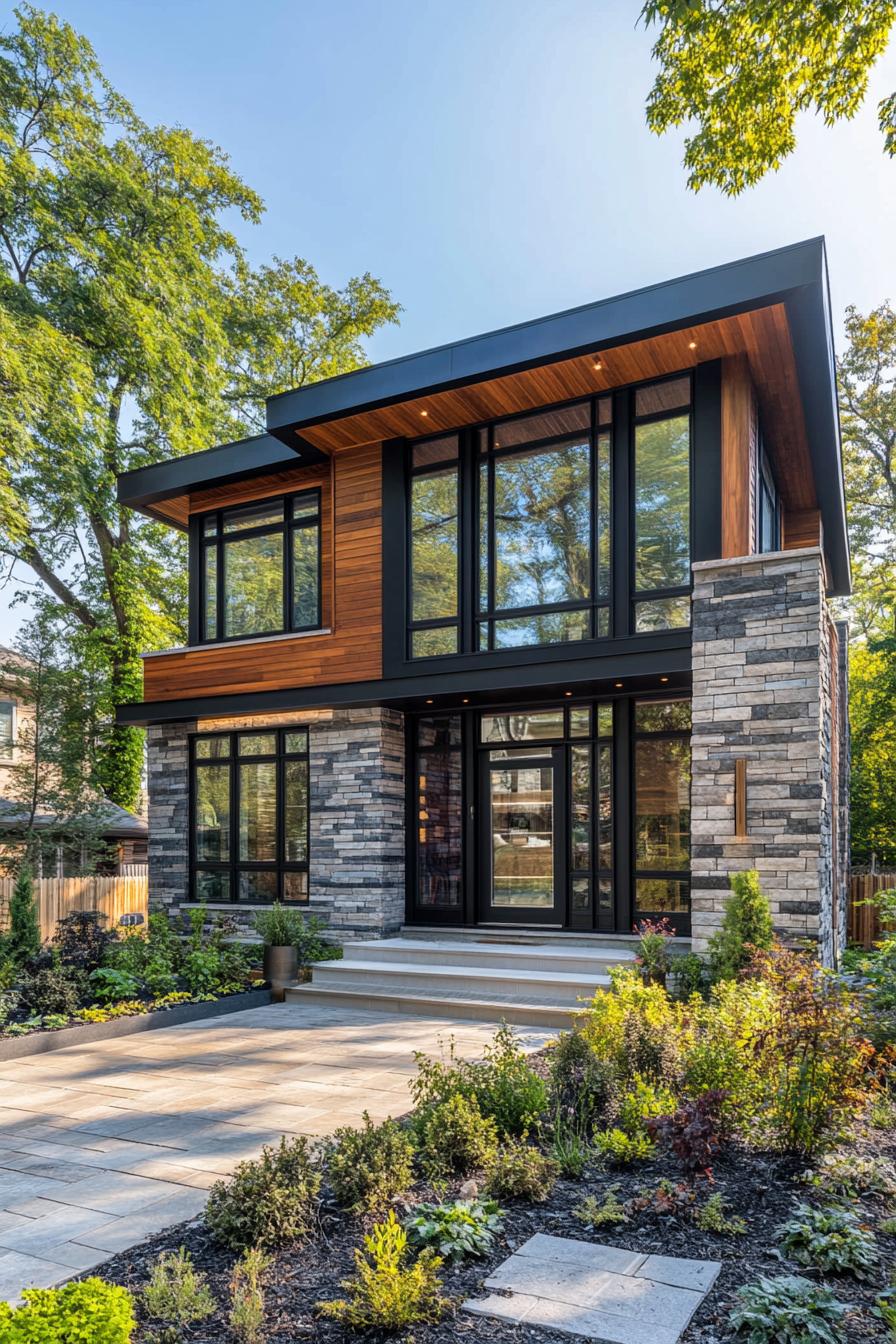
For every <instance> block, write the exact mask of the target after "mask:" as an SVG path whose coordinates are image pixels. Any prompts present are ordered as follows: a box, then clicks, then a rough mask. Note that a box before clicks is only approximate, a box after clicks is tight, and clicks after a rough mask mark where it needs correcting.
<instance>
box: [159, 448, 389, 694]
mask: <svg viewBox="0 0 896 1344" xmlns="http://www.w3.org/2000/svg"><path fill="white" fill-rule="evenodd" d="M305 485H307V486H311V485H319V486H320V488H321V545H322V562H323V563H322V568H323V616H324V621H325V623H326V624H327V625H328V626H329V631H330V633H328V634H323V633H322V634H319V635H318V634H312V635H293V636H283V637H277V638H272V639H270V640H267V639H262V640H251V641H246V642H244V643H235V644H215V645H210V646H204V647H203V646H200V647H197V648H193V649H186V650H179V651H176V652H172V653H166V654H159V655H157V656H154V657H150V658H146V659H144V663H143V694H144V698H145V699H146V700H175V699H179V698H181V697H193V696H203V695H226V694H229V693H232V694H240V693H242V692H251V691H269V690H281V689H288V688H291V687H299V686H311V685H314V684H315V683H316V682H327V683H331V682H347V681H367V680H375V679H377V678H379V677H381V676H382V668H383V654H382V578H381V574H382V556H381V545H382V498H381V496H382V450H381V446H380V445H379V444H368V445H367V446H366V447H364V448H360V449H357V450H355V451H354V452H350V453H341V454H339V455H338V456H337V457H335V458H334V459H333V461H332V462H331V463H330V464H329V465H328V466H323V467H306V468H299V469H297V470H296V471H288V472H281V473H276V474H274V475H271V476H266V477H264V478H263V479H258V480H254V481H244V482H241V483H240V484H238V485H233V486H227V487H223V488H221V489H214V490H206V491H203V492H202V493H201V494H195V495H193V496H192V497H191V500H190V510H191V512H192V513H197V512H204V511H205V510H207V509H210V508H216V507H218V506H219V505H222V504H225V503H227V504H230V503H237V502H245V501H248V500H251V499H260V498H264V497H266V496H270V495H274V494H280V493H283V492H284V491H286V490H296V489H301V488H302V487H303V486H305Z"/></svg>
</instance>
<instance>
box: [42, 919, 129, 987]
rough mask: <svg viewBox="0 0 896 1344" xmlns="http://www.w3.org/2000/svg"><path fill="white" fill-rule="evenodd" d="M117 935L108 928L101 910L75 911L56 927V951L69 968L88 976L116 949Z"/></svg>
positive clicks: (54, 940) (54, 941)
mask: <svg viewBox="0 0 896 1344" xmlns="http://www.w3.org/2000/svg"><path fill="white" fill-rule="evenodd" d="M115 943H116V936H115V934H114V933H113V932H112V931H111V930H110V929H107V928H106V916H105V915H104V914H103V913H102V911H100V910H73V911H72V912H71V914H70V915H63V917H62V919H60V920H59V921H58V922H57V924H56V932H55V933H54V934H53V948H54V950H55V951H57V952H58V953H59V956H60V957H61V958H62V961H63V962H64V963H65V965H66V966H69V967H71V968H72V969H74V970H78V971H80V972H81V973H82V974H83V975H84V976H88V975H89V974H90V973H91V971H95V970H96V969H97V967H98V966H102V964H103V961H104V960H105V959H106V957H107V956H108V954H109V950H110V949H111V948H112V947H114V946H115Z"/></svg>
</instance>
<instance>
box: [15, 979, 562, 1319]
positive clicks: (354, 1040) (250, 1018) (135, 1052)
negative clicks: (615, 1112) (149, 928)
mask: <svg viewBox="0 0 896 1344" xmlns="http://www.w3.org/2000/svg"><path fill="white" fill-rule="evenodd" d="M493 1031H494V1027H493V1026H491V1025H489V1024H488V1023H485V1022H469V1021H466V1020H454V1019H451V1018H448V1017H445V1018H430V1017H427V1018H416V1017H408V1016H403V1015H401V1014H394V1013H383V1012H371V1011H363V1012H362V1011H359V1010H357V1009H348V1008H331V1007H325V1006H316V1005H312V1004H310V1003H309V1004H277V1005H271V1007H270V1008H254V1009H251V1010H249V1011H247V1012H244V1013H233V1014H231V1015H230V1016H226V1017H218V1018H209V1019H207V1020H205V1021H201V1022H191V1023H187V1024H184V1025H182V1026H179V1027H170V1028H168V1029H167V1030H164V1031H158V1032H154V1033H152V1034H151V1036H145V1035H135V1036H126V1037H122V1038H121V1039H119V1040H109V1041H99V1042H97V1043H96V1044H94V1045H83V1046H80V1045H77V1046H70V1047H68V1048H67V1049H65V1050H59V1051H56V1052H54V1053H52V1054H47V1055H31V1056H26V1057H25V1058H22V1059H16V1060H10V1061H8V1062H6V1063H2V1062H0V1299H4V1298H5V1299H7V1300H10V1301H16V1300H17V1299H18V1297H19V1295H20V1294H21V1291H22V1289H23V1288H26V1287H29V1286H35V1287H50V1286H52V1285H53V1284H56V1283H61V1282H62V1281H64V1280H65V1279H67V1278H69V1277H71V1275H72V1274H74V1273H77V1272H79V1271H84V1270H88V1269H93V1268H94V1267H95V1266H97V1265H100V1264H102V1261H103V1260H105V1259H108V1258H109V1256H110V1255H113V1254H115V1253H117V1252H118V1251H122V1250H127V1249H128V1247H130V1246H133V1245H135V1244H136V1243H137V1242H139V1241H142V1240H143V1239H144V1238H146V1237H148V1236H152V1235H153V1234H154V1233H156V1232H159V1231H162V1230H163V1229H164V1228H166V1227H170V1226H172V1225H173V1224H174V1223H178V1222H183V1221H184V1220H185V1219H187V1218H192V1217H195V1216H196V1215H197V1214H198V1213H200V1212H201V1210H202V1208H203V1207H204V1204H205V1200H206V1192H207V1189H208V1187H209V1186H210V1185H211V1184H212V1183H213V1182H214V1181H215V1180H217V1179H218V1178H219V1177H220V1176H224V1175H227V1174H228V1173H229V1172H230V1171H232V1169H233V1168H234V1166H236V1164H237V1162H239V1161H241V1160H242V1159H243V1158H246V1157H253V1156H255V1155H256V1154H257V1153H258V1152H259V1151H260V1149H261V1147H262V1145H263V1144H265V1143H277V1142H279V1140H280V1136H281V1135H282V1134H284V1133H285V1134H287V1135H292V1134H306V1135H308V1136H310V1137H313V1138H320V1137H323V1136H325V1135H327V1134H330V1133H332V1132H333V1130H334V1129H336V1128H338V1127H339V1126H340V1125H346V1124H354V1123H357V1121H358V1120H359V1119H360V1117H361V1113H362V1112H363V1111H365V1110H366V1111H369V1112H370V1115H371V1116H372V1117H373V1119H374V1120H382V1119H385V1118H386V1116H388V1115H393V1116H397V1115H401V1114H402V1113H403V1112H405V1111H407V1110H409V1109H410V1105H411V1099H410V1094H409V1092H408V1081H409V1080H410V1079H411V1078H412V1077H413V1076H414V1074H415V1072H416V1070H415V1067H414V1060H413V1053H414V1051H415V1050H426V1051H431V1052H435V1051H437V1050H438V1047H439V1041H440V1039H444V1038H446V1037H448V1036H453V1037H454V1039H455V1043H456V1048H457V1051H458V1053H459V1054H461V1055H465V1056H467V1057H476V1056H478V1055H481V1053H482V1049H483V1046H484V1045H485V1044H486V1042H487V1041H488V1040H489V1038H490V1037H491V1035H492V1033H493ZM552 1034H553V1033H551V1032H549V1031H542V1030H538V1029H535V1028H517V1035H518V1037H519V1039H520V1040H521V1041H522V1043H523V1044H524V1045H526V1046H527V1047H532V1048H536V1047H537V1046H539V1045H541V1044H542V1043H543V1042H544V1041H545V1040H546V1039H547V1038H548V1037H550V1036H551V1035H552Z"/></svg>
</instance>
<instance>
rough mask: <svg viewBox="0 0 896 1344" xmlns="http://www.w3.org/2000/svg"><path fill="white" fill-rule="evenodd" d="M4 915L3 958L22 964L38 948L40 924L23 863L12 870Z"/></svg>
mask: <svg viewBox="0 0 896 1344" xmlns="http://www.w3.org/2000/svg"><path fill="white" fill-rule="evenodd" d="M8 916H9V928H8V930H7V931H6V933H4V934H3V936H2V942H0V951H2V955H3V957H4V959H8V960H9V961H11V962H13V964H14V965H15V966H24V964H25V962H26V961H29V960H30V959H31V957H33V956H36V954H37V953H38V952H39V951H40V923H39V921H38V916H37V901H36V900H35V898H34V877H33V874H32V872H31V868H30V867H29V866H28V864H27V863H23V864H22V865H21V867H20V868H19V871H18V872H17V873H16V881H15V886H14V887H13V890H12V896H11V897H10V901H9V911H8Z"/></svg>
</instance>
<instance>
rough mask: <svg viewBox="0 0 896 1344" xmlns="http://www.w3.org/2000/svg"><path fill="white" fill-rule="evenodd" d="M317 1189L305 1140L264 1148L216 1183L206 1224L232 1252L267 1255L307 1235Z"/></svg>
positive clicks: (314, 1214)
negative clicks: (257, 1250) (258, 1251)
mask: <svg viewBox="0 0 896 1344" xmlns="http://www.w3.org/2000/svg"><path fill="white" fill-rule="evenodd" d="M320 1186H321V1172H320V1167H319V1165H318V1164H317V1162H316V1161H315V1160H314V1158H313V1156H312V1154H311V1151H310V1149H309V1147H308V1140H307V1139H306V1138H304V1137H301V1138H296V1139H290V1140H287V1139H286V1138H283V1139H281V1140H280V1146H279V1147H278V1148H268V1147H265V1148H263V1149H262V1153H261V1156H260V1157H258V1158H254V1159H251V1160H249V1161H246V1162H240V1164H239V1165H238V1166H237V1168H236V1170H235V1171H234V1173H233V1176H232V1177H230V1178H229V1179H227V1180H223V1181H216V1182H215V1184H214V1185H213V1186H212V1187H211V1189H210V1190H209V1194H208V1203H207V1204H206V1208H205V1221H206V1223H207V1225H208V1227H209V1230H210V1231H211V1232H212V1233H213V1235H214V1236H215V1237H217V1239H218V1241H220V1242H222V1243H223V1244H224V1245H225V1246H228V1247H229V1248H230V1249H231V1250H233V1251H244V1250H248V1249H249V1248H250V1247H252V1246H259V1247H261V1248H262V1249H263V1250H268V1249H271V1250H272V1249H274V1248H276V1247H279V1246H284V1245H288V1244H290V1243H291V1242H294V1241H300V1240H301V1239H302V1238H303V1237H307V1236H309V1235H310V1234H311V1232H312V1231H313V1230H314V1228H315V1226H316V1224H317V1216H318V1196H319V1193H320Z"/></svg>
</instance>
